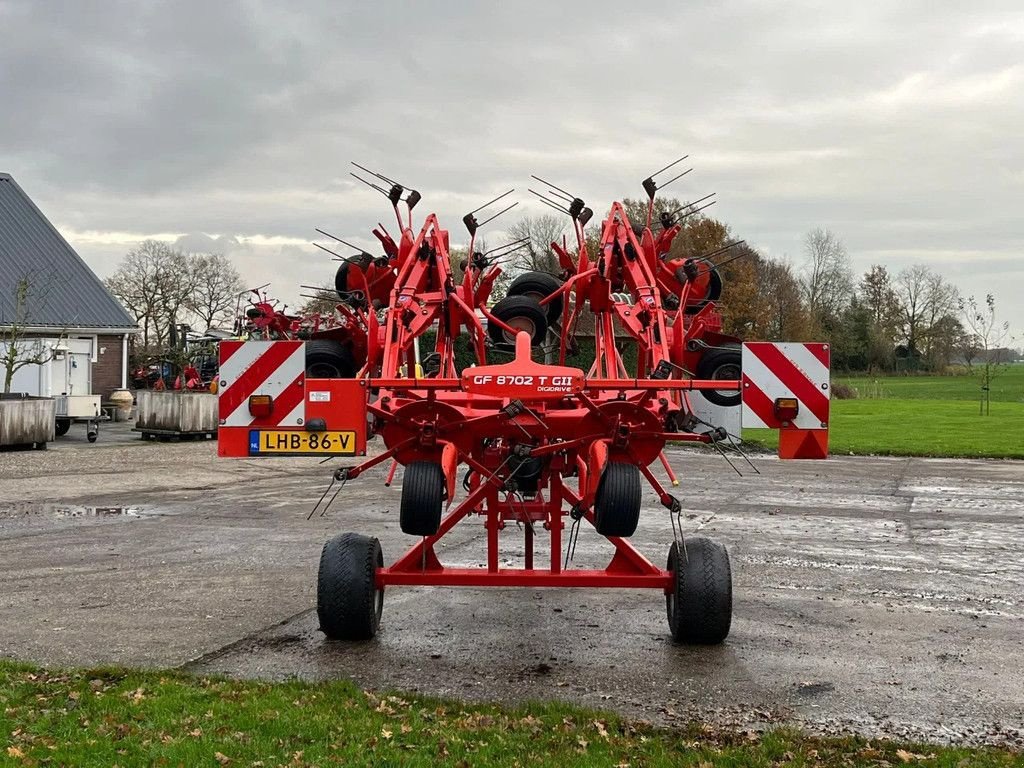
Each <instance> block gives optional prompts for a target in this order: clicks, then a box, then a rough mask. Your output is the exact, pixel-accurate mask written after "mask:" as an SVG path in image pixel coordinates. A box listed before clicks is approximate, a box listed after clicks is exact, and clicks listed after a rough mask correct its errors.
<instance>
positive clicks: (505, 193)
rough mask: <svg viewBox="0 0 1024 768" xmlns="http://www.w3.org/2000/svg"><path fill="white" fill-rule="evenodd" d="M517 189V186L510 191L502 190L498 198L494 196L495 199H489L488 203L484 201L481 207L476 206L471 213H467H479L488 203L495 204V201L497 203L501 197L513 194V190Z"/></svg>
mask: <svg viewBox="0 0 1024 768" xmlns="http://www.w3.org/2000/svg"><path fill="white" fill-rule="evenodd" d="M515 191H516V190H515V187H513V188H512V189H510V190H509V191H508V192H502V193H501V194H500V195H498V196H497V197H496V198H494V199H493V200H488V201H487V202H486V203H484V204H483V205H481V206H480V207H479V208H474V209H473V210H472V211H470V212H469V214H467V215H472V214H474V213H479V212H480V211H482V210H483V209H484V208H486V207H487V206H488V205H491V204H493V203H496V202H498V201H499V200H501V198H503V197H507V196H508V195H511V194H512V193H513V192H515Z"/></svg>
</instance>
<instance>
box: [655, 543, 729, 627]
mask: <svg viewBox="0 0 1024 768" xmlns="http://www.w3.org/2000/svg"><path fill="white" fill-rule="evenodd" d="M683 548H684V551H685V554H686V557H685V558H683V559H682V560H681V559H680V557H679V550H678V547H677V545H676V543H675V542H673V543H672V546H671V547H670V548H669V550H668V570H669V571H671V572H672V592H670V593H669V594H667V595H666V596H665V610H666V613H667V615H668V628H669V631H671V632H672V637H673V638H674V639H675V640H676V642H679V643H689V644H692V645H718V644H719V643H721V642H722V641H723V640H725V638H726V637H728V635H729V627H730V626H731V625H732V567H731V566H730V564H729V553H728V551H726V549H725V547H724V546H723V545H722V544H719V543H718V542H717V541H712V540H711V539H709V538H707V537H706V536H688V537H687V538H686V539H685V540H684V541H683Z"/></svg>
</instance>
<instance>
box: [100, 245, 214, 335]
mask: <svg viewBox="0 0 1024 768" xmlns="http://www.w3.org/2000/svg"><path fill="white" fill-rule="evenodd" d="M198 280H199V278H198V276H197V274H196V271H195V270H193V269H192V268H191V265H190V262H189V257H188V256H186V255H185V254H184V253H182V252H181V251H179V250H175V249H174V248H172V247H171V246H169V245H167V244H166V243H161V242H158V241H156V240H146V241H145V242H143V243H141V244H140V245H139V246H138V247H136V248H133V249H132V250H131V251H129V252H128V254H127V255H126V256H125V257H124V261H122V262H121V266H120V267H118V269H117V271H116V272H114V274H113V275H111V276H110V277H109V278H107V281H106V284H107V288H108V289H109V290H110V292H111V293H113V294H114V295H115V296H116V297H117V298H119V299H120V300H121V302H122V303H123V304H124V305H125V307H126V308H127V309H128V311H129V312H131V313H132V315H134V317H135V319H136V321H137V322H138V323H139V325H140V326H141V328H142V343H143V345H144V346H146V347H149V346H151V345H156V346H163V345H164V343H165V342H167V341H169V340H170V338H171V334H172V330H171V329H172V327H173V326H174V325H175V324H176V323H177V322H178V320H179V316H180V315H181V314H182V312H183V310H184V311H188V302H189V301H190V299H191V297H192V296H193V295H194V293H195V292H196V290H197V287H198Z"/></svg>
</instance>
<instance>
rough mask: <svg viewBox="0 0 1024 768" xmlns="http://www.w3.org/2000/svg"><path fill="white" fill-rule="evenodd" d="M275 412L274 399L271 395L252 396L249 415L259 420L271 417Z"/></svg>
mask: <svg viewBox="0 0 1024 768" xmlns="http://www.w3.org/2000/svg"><path fill="white" fill-rule="evenodd" d="M273 412H274V398H272V397H271V396H270V395H251V396H250V397H249V413H251V414H252V415H253V416H255V417H256V418H257V419H261V418H263V417H265V416H269V415H270V414H271V413H273Z"/></svg>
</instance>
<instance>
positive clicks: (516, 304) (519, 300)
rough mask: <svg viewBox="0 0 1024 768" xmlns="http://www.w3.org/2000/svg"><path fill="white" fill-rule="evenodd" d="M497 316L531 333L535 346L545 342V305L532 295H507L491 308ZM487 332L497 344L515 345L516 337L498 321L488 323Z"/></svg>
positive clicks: (546, 325) (546, 322) (546, 321)
mask: <svg viewBox="0 0 1024 768" xmlns="http://www.w3.org/2000/svg"><path fill="white" fill-rule="evenodd" d="M491 312H492V313H493V314H494V316H495V317H496V318H498V319H499V320H501V321H503V322H505V323H508V324H509V325H511V326H513V327H516V328H521V329H522V330H524V331H526V332H527V333H529V334H530V340H531V343H532V344H533V346H535V347H536V346H538V345H540V344H543V343H544V337H545V336H546V335H547V332H548V320H547V314H546V313H545V311H544V307H542V306H541V305H540V304H538V303H537V300H536V299H534V298H533V297H531V296H506V297H505V298H504V299H502V300H501V301H499V302H498V303H497V304H495V305H494V309H492V310H491ZM487 334H488V335H489V336H490V337H491V341H493V342H494V343H495V344H503V345H513V344H515V338H514V337H512V335H511V334H509V333H508V332H507V331H506V330H505V329H504V328H502V327H500V326H499V325H497V324H496V323H488V324H487Z"/></svg>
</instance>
